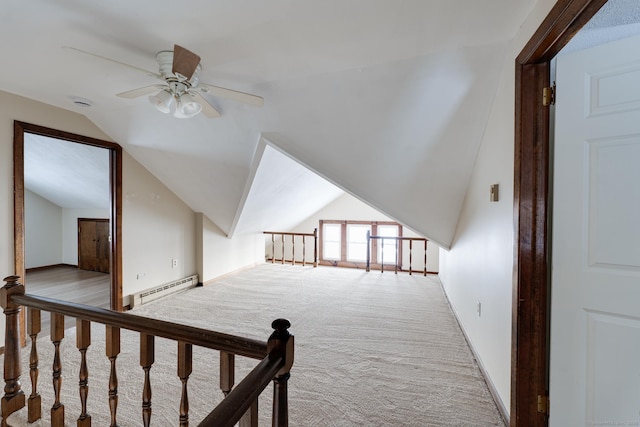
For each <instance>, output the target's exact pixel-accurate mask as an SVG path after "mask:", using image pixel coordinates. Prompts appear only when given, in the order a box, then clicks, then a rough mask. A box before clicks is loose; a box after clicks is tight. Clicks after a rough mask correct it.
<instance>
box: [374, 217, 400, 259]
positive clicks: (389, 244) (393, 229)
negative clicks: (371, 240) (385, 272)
mask: <svg viewBox="0 0 640 427" xmlns="http://www.w3.org/2000/svg"><path fill="white" fill-rule="evenodd" d="M376 235H378V236H384V237H398V227H397V226H394V225H379V226H378V232H377V233H376ZM397 243H398V241H397V240H396V239H380V240H378V248H380V250H378V251H377V252H378V256H377V260H378V264H382V263H384V264H390V265H395V263H396V255H397V254H396V252H397V248H398V244H397ZM383 256H384V260H383ZM398 259H399V258H398Z"/></svg>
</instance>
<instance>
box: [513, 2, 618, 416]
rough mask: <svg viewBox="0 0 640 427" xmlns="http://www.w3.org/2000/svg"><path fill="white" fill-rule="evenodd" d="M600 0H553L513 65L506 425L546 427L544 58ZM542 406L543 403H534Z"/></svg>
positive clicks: (546, 134)
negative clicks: (510, 319) (511, 255)
mask: <svg viewBox="0 0 640 427" xmlns="http://www.w3.org/2000/svg"><path fill="white" fill-rule="evenodd" d="M606 1H607V0H558V1H557V3H556V4H555V6H554V7H553V8H552V10H551V11H550V12H549V14H548V15H547V17H546V18H545V20H544V21H543V22H542V24H541V25H540V27H539V28H538V30H537V31H536V32H535V34H534V35H533V36H532V37H531V39H530V40H529V42H528V43H527V44H526V45H525V47H524V48H523V49H522V52H521V53H520V55H519V56H518V57H517V58H516V64H515V161H514V229H515V247H514V273H513V274H514V280H513V283H514V290H513V329H512V330H513V333H512V342H511V346H512V352H511V411H510V425H511V427H524V426H527V427H538V426H546V425H547V423H548V415H547V413H545V411H544V410H541V411H539V410H538V400H539V398H542V399H545V398H546V396H548V395H549V387H548V380H549V373H548V369H549V366H548V365H549V363H548V354H549V328H550V322H549V296H550V281H549V271H550V270H549V266H550V259H549V255H550V239H551V233H550V229H549V219H550V217H549V215H550V200H549V198H550V195H551V191H550V188H549V178H550V161H549V109H548V107H543V106H542V88H543V87H546V86H549V83H550V82H549V80H550V76H549V69H550V61H551V60H552V59H553V57H554V56H555V55H556V54H557V53H558V52H559V51H560V50H561V49H562V48H563V47H564V46H565V45H566V44H567V43H568V42H569V40H571V38H572V37H573V36H574V35H575V34H576V32H578V31H579V30H580V28H582V27H583V26H584V25H585V24H586V23H587V22H588V21H589V20H590V19H591V18H592V17H593V15H595V13H596V12H597V11H598V10H599V9H600V8H601V7H602V6H603V5H604V4H605V3H606ZM541 409H544V408H541Z"/></svg>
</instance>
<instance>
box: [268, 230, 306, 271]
mask: <svg viewBox="0 0 640 427" xmlns="http://www.w3.org/2000/svg"><path fill="white" fill-rule="evenodd" d="M263 233H264V234H270V235H271V258H267V261H271V263H272V264H274V263H275V262H280V263H282V264H285V263H287V264H291V265H296V264H302V266H305V265H306V264H307V242H306V238H307V237H313V266H314V267H317V266H318V229H317V228H315V229H314V230H313V233H290V232H285V231H263ZM276 235H278V236H280V242H279V244H280V245H281V248H280V249H281V251H280V252H281V254H280V258H279V259H278V258H276V237H275V236H276ZM286 236H291V240H290V242H289V243H291V259H286V257H285V246H286V243H287V242H286ZM296 237H301V239H299V240H300V242H301V243H302V260H300V261H296V244H297V243H298V241H297V240H296Z"/></svg>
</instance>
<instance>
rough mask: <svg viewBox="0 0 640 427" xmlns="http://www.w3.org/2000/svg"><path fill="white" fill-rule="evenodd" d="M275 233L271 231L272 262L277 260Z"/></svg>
mask: <svg viewBox="0 0 640 427" xmlns="http://www.w3.org/2000/svg"><path fill="white" fill-rule="evenodd" d="M275 236H276V235H275V234H273V233H271V264H273V263H275V262H276V238H275Z"/></svg>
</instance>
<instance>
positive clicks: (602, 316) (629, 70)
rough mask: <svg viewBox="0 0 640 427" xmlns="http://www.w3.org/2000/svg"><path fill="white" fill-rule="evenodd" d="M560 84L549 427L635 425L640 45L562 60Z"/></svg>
mask: <svg viewBox="0 0 640 427" xmlns="http://www.w3.org/2000/svg"><path fill="white" fill-rule="evenodd" d="M556 78H557V86H558V89H557V103H556V131H555V138H554V144H555V148H554V172H553V176H554V188H553V237H552V254H553V255H552V277H551V283H552V295H551V343H550V351H551V355H550V384H549V386H550V400H551V409H550V417H549V424H550V425H551V426H557V427H560V426H562V427H564V426H585V425H636V424H640V413H639V411H640V400H639V398H640V364H638V360H640V243H639V242H640V221H638V212H639V209H640V185H638V183H640V167H639V166H640V89H638V88H640V38H638V37H634V38H630V39H625V40H621V41H617V42H614V43H610V44H607V45H602V46H598V47H595V48H591V49H588V50H584V51H580V52H574V53H571V54H567V55H564V56H560V57H559V58H558V60H557V75H556ZM630 85H631V86H632V87H631V86H630Z"/></svg>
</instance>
